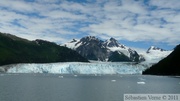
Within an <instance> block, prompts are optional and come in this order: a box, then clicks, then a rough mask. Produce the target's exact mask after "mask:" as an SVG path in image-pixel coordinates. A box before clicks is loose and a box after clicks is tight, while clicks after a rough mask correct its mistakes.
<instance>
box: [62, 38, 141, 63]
mask: <svg viewBox="0 0 180 101" xmlns="http://www.w3.org/2000/svg"><path fill="white" fill-rule="evenodd" d="M62 46H66V47H68V48H71V49H73V50H76V51H77V52H78V53H79V54H81V55H82V56H84V57H85V58H87V59H89V60H99V61H114V62H117V61H129V62H130V61H133V62H139V61H142V60H143V59H142V58H140V56H139V54H138V53H137V52H136V51H135V50H133V49H131V48H129V47H127V46H125V45H123V44H120V43H119V42H118V41H117V40H116V39H114V38H110V39H108V40H106V41H102V40H100V39H98V38H96V37H94V36H87V37H83V38H81V39H80V40H77V39H73V40H72V41H70V42H68V43H65V44H63V45H62Z"/></svg>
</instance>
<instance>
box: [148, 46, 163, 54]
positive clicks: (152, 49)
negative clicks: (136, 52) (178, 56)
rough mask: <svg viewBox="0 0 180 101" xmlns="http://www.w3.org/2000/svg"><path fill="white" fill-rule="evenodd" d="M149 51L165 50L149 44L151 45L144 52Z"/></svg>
mask: <svg viewBox="0 0 180 101" xmlns="http://www.w3.org/2000/svg"><path fill="white" fill-rule="evenodd" d="M151 51H160V52H162V51H166V50H164V49H162V48H159V47H156V46H151V47H150V48H149V49H148V50H147V52H146V53H150V52H151Z"/></svg>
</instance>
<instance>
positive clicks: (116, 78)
mask: <svg viewBox="0 0 180 101" xmlns="http://www.w3.org/2000/svg"><path fill="white" fill-rule="evenodd" d="M137 93H138V94H180V78H177V77H161V76H144V75H58V74H0V101H123V95H124V94H137Z"/></svg>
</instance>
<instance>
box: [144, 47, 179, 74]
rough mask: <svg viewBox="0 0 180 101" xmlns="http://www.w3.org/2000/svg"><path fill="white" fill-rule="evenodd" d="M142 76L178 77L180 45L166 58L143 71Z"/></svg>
mask: <svg viewBox="0 0 180 101" xmlns="http://www.w3.org/2000/svg"><path fill="white" fill-rule="evenodd" d="M143 74H152V75H180V45H178V46H176V48H175V49H174V51H173V52H172V53H171V54H170V55H168V56H167V57H166V58H164V59H162V60H161V61H159V62H158V63H157V64H155V65H153V66H152V67H150V68H149V69H147V70H145V71H144V72H143Z"/></svg>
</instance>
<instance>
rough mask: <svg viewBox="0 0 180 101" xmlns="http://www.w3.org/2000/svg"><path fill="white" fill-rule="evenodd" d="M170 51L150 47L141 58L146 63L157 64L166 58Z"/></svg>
mask: <svg viewBox="0 0 180 101" xmlns="http://www.w3.org/2000/svg"><path fill="white" fill-rule="evenodd" d="M171 52H172V51H167V50H164V49H162V48H159V47H155V46H151V47H150V48H149V49H148V50H147V51H146V52H145V53H142V56H143V57H144V59H145V60H146V62H150V63H157V62H159V61H160V60H162V59H163V58H165V57H167V56H168V55H169V54H170V53H171Z"/></svg>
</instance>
